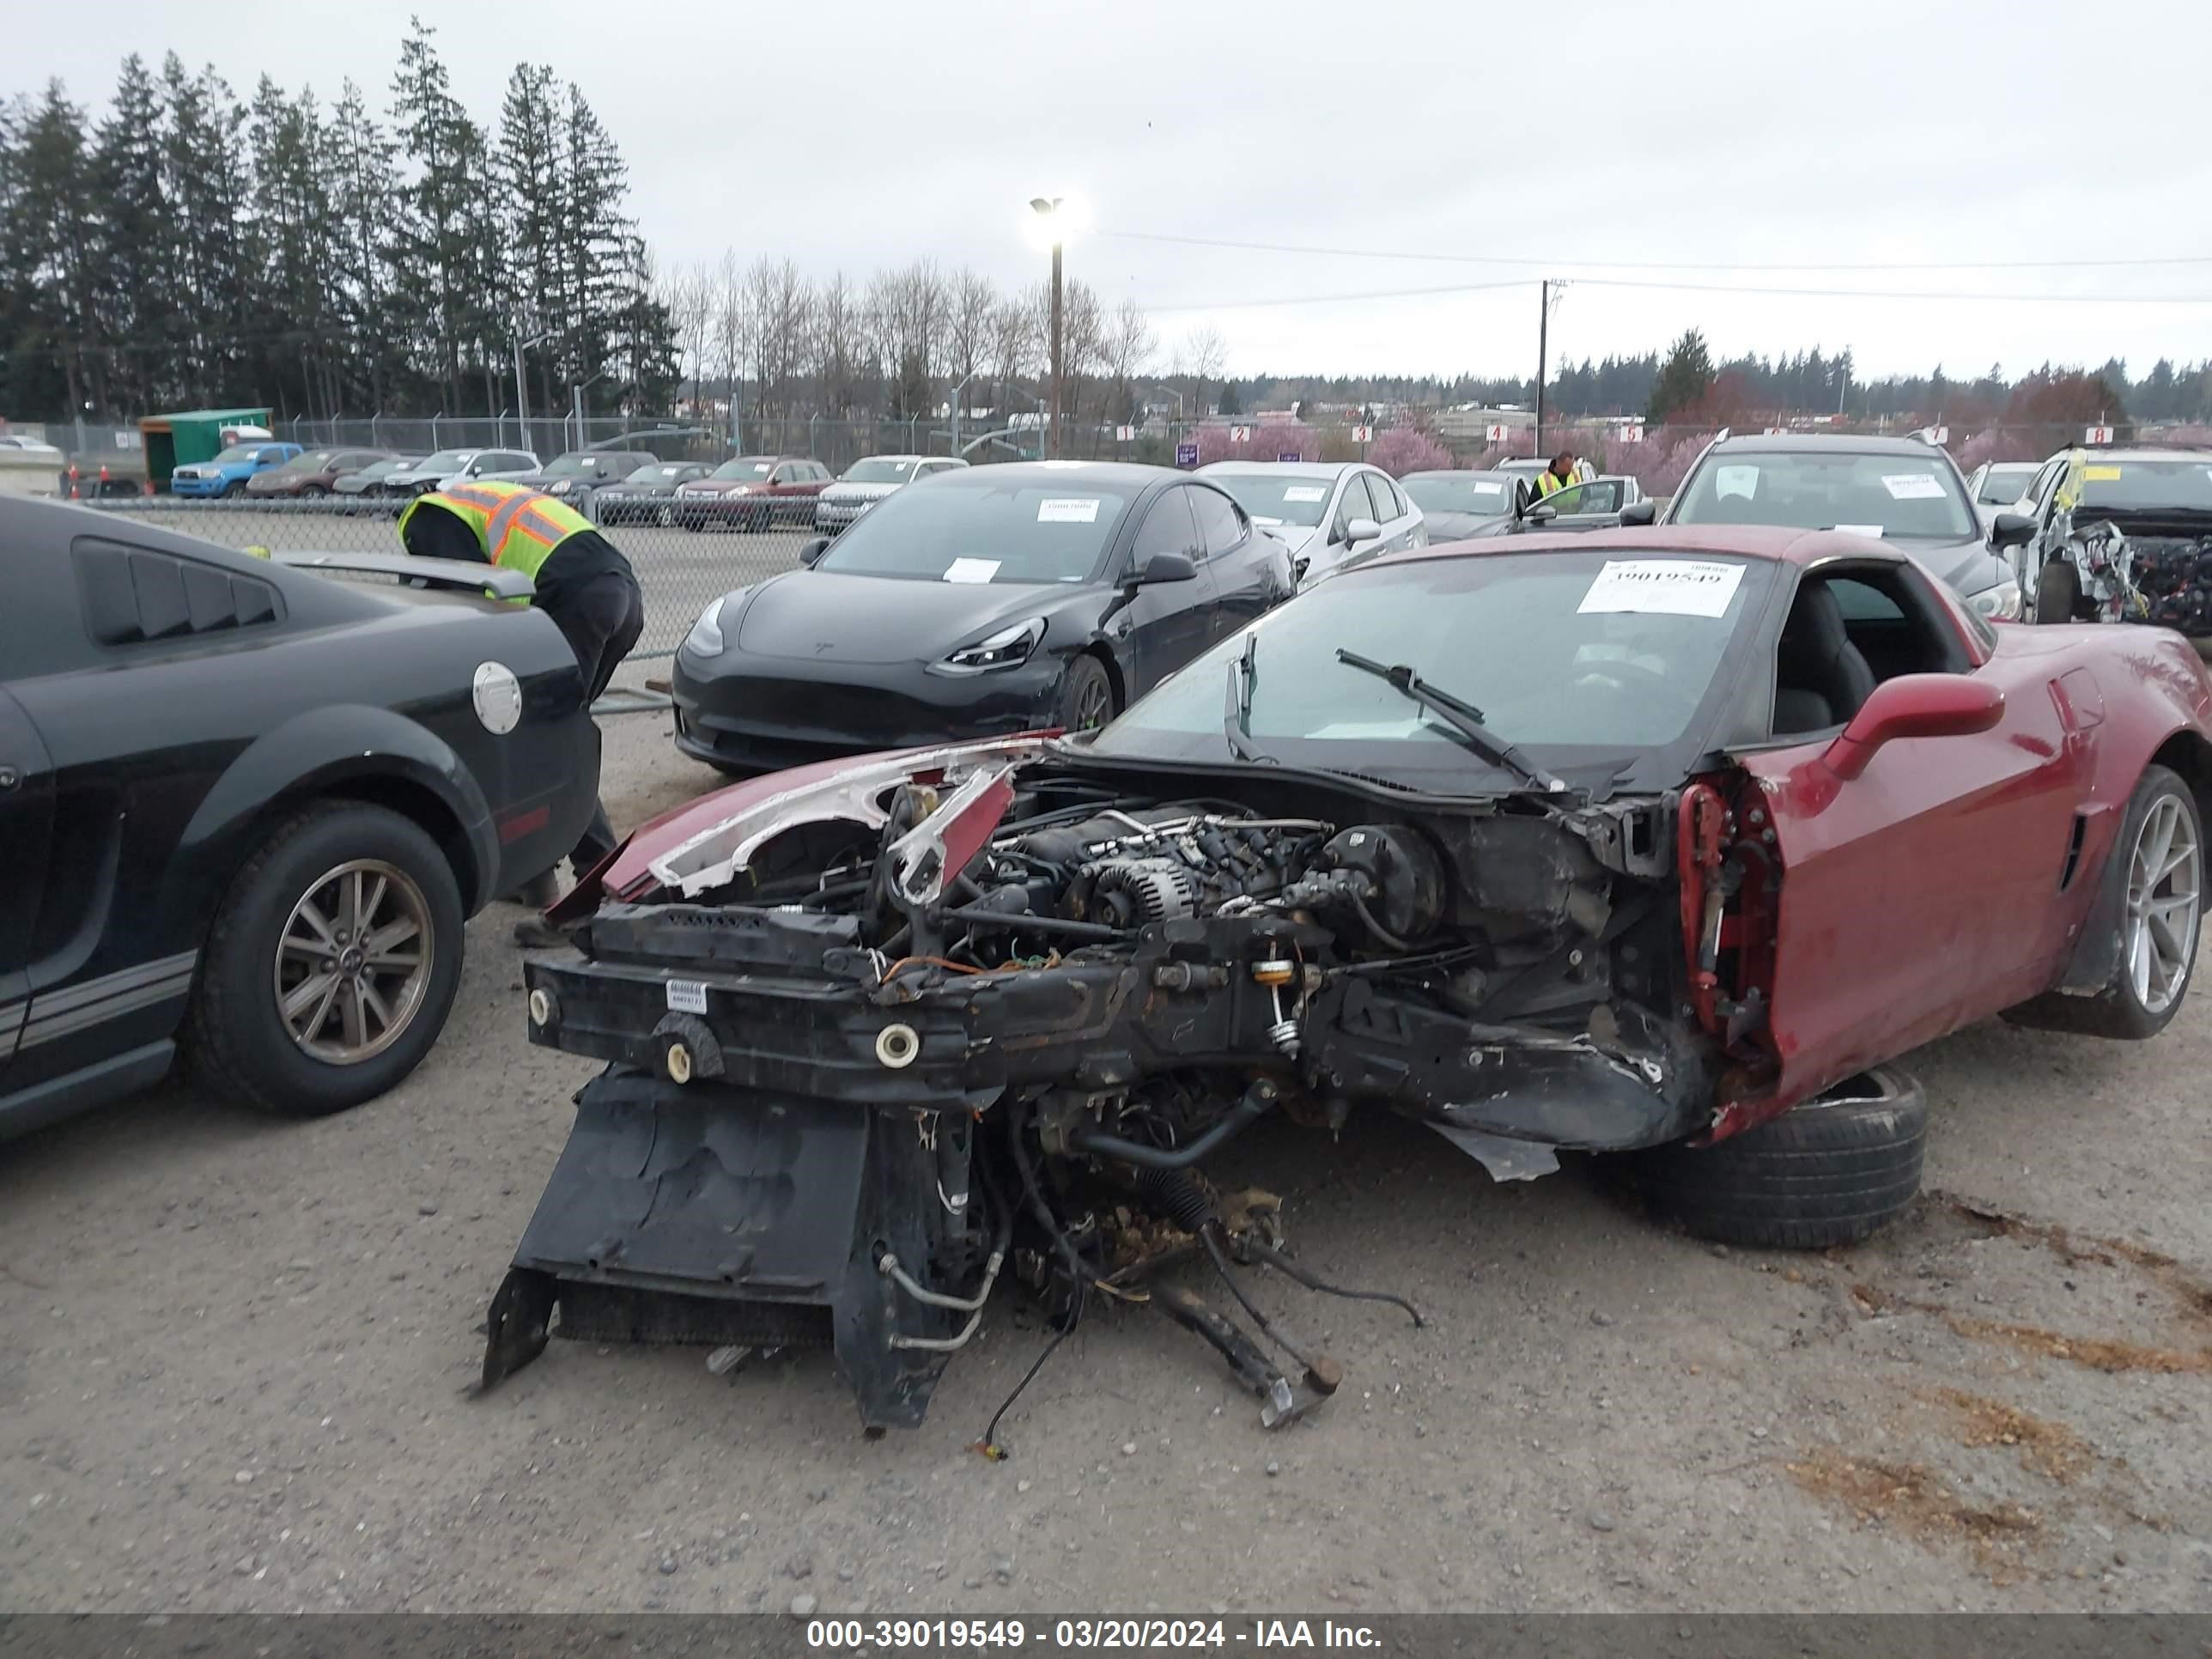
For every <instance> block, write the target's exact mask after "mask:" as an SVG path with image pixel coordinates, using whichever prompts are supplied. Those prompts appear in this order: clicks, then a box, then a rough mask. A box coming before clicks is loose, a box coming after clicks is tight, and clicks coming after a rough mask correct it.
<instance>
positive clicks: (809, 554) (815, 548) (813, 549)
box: [799, 536, 829, 569]
mask: <svg viewBox="0 0 2212 1659" xmlns="http://www.w3.org/2000/svg"><path fill="white" fill-rule="evenodd" d="M828 551H829V538H828V537H827V536H817V537H815V538H813V539H812V540H811V541H806V542H801V543H800V544H799V563H801V564H803V565H805V566H806V567H808V568H810V569H811V568H813V566H814V565H815V563H816V562H817V561H819V560H820V558H821V557H822V556H823V554H824V553H827V552H828Z"/></svg>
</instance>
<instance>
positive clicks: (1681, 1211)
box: [1616, 1066, 1928, 1250]
mask: <svg viewBox="0 0 2212 1659" xmlns="http://www.w3.org/2000/svg"><path fill="white" fill-rule="evenodd" d="M1927 1140H1928V1097H1927V1095H1926V1094H1925V1093H1924V1092H1923V1091H1922V1089H1921V1087H1920V1085H1919V1084H1918V1083H1917V1082H1915V1081H1914V1080H1913V1079H1911V1078H1909V1077H1907V1076H1906V1075H1905V1073H1902V1072H1899V1071H1897V1070H1895V1069H1894V1068H1893V1067H1890V1066H1875V1067H1874V1068H1873V1069H1872V1070H1870V1071H1866V1072H1862V1073H1859V1074H1858V1075H1857V1076H1856V1077H1851V1078H1846V1079H1844V1081H1843V1082H1841V1083H1839V1084H1838V1085H1836V1086H1835V1087H1834V1088H1832V1089H1829V1090H1827V1091H1825V1092H1823V1093H1821V1094H1819V1095H1816V1096H1814V1097H1813V1098H1812V1099H1810V1100H1808V1101H1805V1102H1803V1103H1801V1104H1799V1105H1796V1106H1793V1107H1792V1108H1790V1110H1788V1111H1786V1112H1784V1114H1783V1115H1781V1116H1780V1117H1778V1118H1775V1119H1772V1120H1771V1121H1768V1122H1765V1123H1762V1124H1760V1125H1759V1127H1757V1128H1755V1129H1748V1130H1746V1131H1745V1132H1744V1133H1742V1134H1740V1135H1735V1136H1733V1137H1731V1138H1730V1139H1727V1140H1723V1141H1722V1142H1720V1143H1719V1144H1718V1145H1717V1146H1706V1147H1696V1146H1684V1145H1681V1144H1680V1143H1677V1144H1676V1145H1674V1146H1657V1147H1654V1148H1652V1149H1651V1150H1650V1151H1649V1152H1634V1153H1631V1154H1629V1155H1628V1156H1627V1157H1626V1158H1620V1159H1619V1160H1617V1164H1616V1167H1617V1169H1618V1170H1619V1173H1620V1176H1621V1177H1622V1179H1623V1180H1624V1181H1625V1182H1626V1184H1627V1186H1628V1188H1629V1189H1630V1190H1631V1191H1632V1192H1634V1193H1636V1194H1638V1195H1639V1196H1640V1197H1642V1198H1643V1199H1644V1201H1645V1202H1646V1203H1647V1204H1649V1205H1650V1206H1651V1208H1652V1209H1653V1210H1654V1211H1655V1212H1657V1213H1658V1214H1660V1215H1662V1216H1663V1217H1665V1218H1668V1219H1669V1220H1672V1221H1675V1222H1678V1223H1680V1225H1682V1226H1683V1227H1684V1228H1686V1229H1687V1230H1688V1231H1690V1232H1692V1233H1694V1234H1696V1235H1697V1236H1698V1237H1700V1238H1711V1239H1716V1240H1718V1241H1719V1242H1720V1243H1724V1244H1742V1245H1747V1246H1749V1247H1751V1248H1753V1249H1785V1250H1825V1249H1832V1248H1834V1247H1835V1246H1837V1245H1839V1244H1852V1243H1857V1242H1858V1241H1859V1240H1860V1239H1863V1238H1865V1237H1868V1236H1869V1235H1870V1234H1872V1233H1873V1232H1875V1231H1876V1230H1878V1229H1879V1228H1881V1226H1882V1225H1885V1224H1886V1223H1887V1222H1889V1221H1892V1220H1894V1219H1895V1218H1897V1217H1898V1216H1899V1215H1900V1214H1902V1213H1903V1212H1904V1211H1905V1208H1906V1207H1907V1206H1909V1205H1911V1202H1912V1200H1913V1197H1914V1195H1915V1194H1917V1193H1918V1192H1919V1190H1920V1168H1921V1160H1922V1155H1923V1152H1924V1150H1925V1148H1926V1146H1927Z"/></svg>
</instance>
